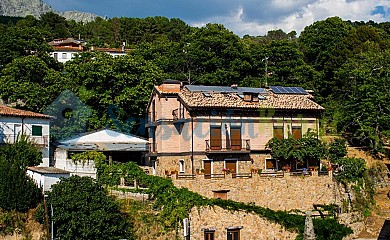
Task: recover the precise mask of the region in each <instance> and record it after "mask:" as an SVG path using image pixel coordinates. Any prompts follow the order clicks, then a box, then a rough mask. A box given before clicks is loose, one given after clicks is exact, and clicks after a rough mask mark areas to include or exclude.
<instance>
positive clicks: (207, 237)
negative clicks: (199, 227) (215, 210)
mask: <svg viewBox="0 0 390 240" xmlns="http://www.w3.org/2000/svg"><path fill="white" fill-rule="evenodd" d="M214 233H215V231H211V230H205V231H204V240H214V239H215V236H214Z"/></svg>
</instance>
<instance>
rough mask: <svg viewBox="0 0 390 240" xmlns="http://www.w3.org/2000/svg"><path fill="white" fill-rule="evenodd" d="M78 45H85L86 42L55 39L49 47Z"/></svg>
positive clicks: (72, 39)
mask: <svg viewBox="0 0 390 240" xmlns="http://www.w3.org/2000/svg"><path fill="white" fill-rule="evenodd" d="M72 43H74V44H77V45H84V44H85V42H84V41H83V40H76V39H74V38H61V39H54V40H53V41H51V42H49V45H51V46H60V45H69V44H72Z"/></svg>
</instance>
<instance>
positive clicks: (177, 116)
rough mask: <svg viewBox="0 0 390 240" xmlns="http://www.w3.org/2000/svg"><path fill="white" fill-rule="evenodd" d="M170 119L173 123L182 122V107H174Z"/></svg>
mask: <svg viewBox="0 0 390 240" xmlns="http://www.w3.org/2000/svg"><path fill="white" fill-rule="evenodd" d="M172 119H173V122H174V123H184V121H185V119H184V109H183V108H176V109H175V110H173V111H172Z"/></svg>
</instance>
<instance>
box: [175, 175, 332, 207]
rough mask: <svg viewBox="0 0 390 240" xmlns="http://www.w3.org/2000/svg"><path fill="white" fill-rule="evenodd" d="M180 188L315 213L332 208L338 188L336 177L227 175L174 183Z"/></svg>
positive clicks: (264, 205) (207, 195)
mask: <svg viewBox="0 0 390 240" xmlns="http://www.w3.org/2000/svg"><path fill="white" fill-rule="evenodd" d="M173 178H174V177H173ZM173 182H174V184H175V185H176V186H177V187H185V188H188V189H189V190H191V191H194V192H197V193H199V194H201V195H203V196H206V197H208V198H212V197H214V192H215V191H219V192H220V191H221V190H225V191H228V192H227V199H230V200H234V201H239V202H245V203H249V202H253V203H255V204H256V205H259V206H263V207H268V208H271V209H274V210H292V209H300V210H311V209H313V204H331V203H334V202H335V192H336V191H335V187H336V186H335V184H334V182H333V179H332V174H331V172H330V174H329V175H328V176H318V174H317V172H313V176H305V177H303V176H290V175H289V174H287V173H286V174H285V175H284V177H274V176H272V175H270V176H268V177H260V176H259V175H258V174H253V175H252V178H232V175H231V174H230V175H226V176H225V178H222V179H204V176H203V175H196V178H195V179H193V180H192V179H173Z"/></svg>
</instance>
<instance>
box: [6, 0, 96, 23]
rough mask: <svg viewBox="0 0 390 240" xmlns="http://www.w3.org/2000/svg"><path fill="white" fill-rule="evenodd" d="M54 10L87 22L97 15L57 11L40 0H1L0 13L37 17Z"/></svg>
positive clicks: (69, 17) (62, 14) (69, 18)
mask: <svg viewBox="0 0 390 240" xmlns="http://www.w3.org/2000/svg"><path fill="white" fill-rule="evenodd" d="M47 12H55V13H57V14H59V15H61V16H63V17H65V18H66V19H68V20H75V21H78V22H79V21H82V22H89V21H93V20H95V18H96V17H97V15H95V14H92V13H86V12H78V11H67V12H58V11H56V10H55V9H53V8H52V7H51V6H50V5H48V4H46V3H45V2H44V1H42V0H1V1H0V15H2V16H12V17H25V16H27V15H33V16H34V17H36V18H39V16H41V15H42V14H44V13H47Z"/></svg>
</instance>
